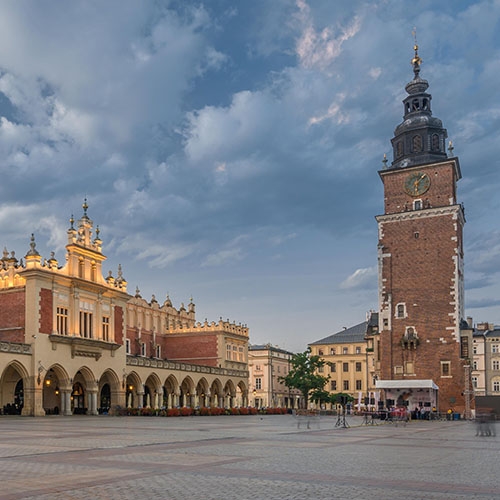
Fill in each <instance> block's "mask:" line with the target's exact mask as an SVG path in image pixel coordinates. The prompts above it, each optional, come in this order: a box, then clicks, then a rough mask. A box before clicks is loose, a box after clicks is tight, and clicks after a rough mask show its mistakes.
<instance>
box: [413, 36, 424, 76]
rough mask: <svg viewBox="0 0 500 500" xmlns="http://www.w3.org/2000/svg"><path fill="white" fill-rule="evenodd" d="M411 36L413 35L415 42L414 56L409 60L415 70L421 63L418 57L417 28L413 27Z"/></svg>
mask: <svg viewBox="0 0 500 500" xmlns="http://www.w3.org/2000/svg"><path fill="white" fill-rule="evenodd" d="M411 34H412V35H413V40H414V42H415V43H414V44H413V50H414V51H415V55H414V56H413V59H412V60H411V64H412V66H413V67H414V68H416V67H418V66H420V65H421V64H422V62H423V61H422V58H421V57H420V56H419V55H418V44H417V28H416V27H413V30H412V32H411Z"/></svg>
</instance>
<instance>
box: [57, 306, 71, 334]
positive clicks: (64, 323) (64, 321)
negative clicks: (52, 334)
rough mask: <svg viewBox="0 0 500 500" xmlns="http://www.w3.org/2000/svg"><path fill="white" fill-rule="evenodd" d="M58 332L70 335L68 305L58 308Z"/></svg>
mask: <svg viewBox="0 0 500 500" xmlns="http://www.w3.org/2000/svg"><path fill="white" fill-rule="evenodd" d="M57 333H58V334H59V335H68V309H67V308H66V307H58V308H57Z"/></svg>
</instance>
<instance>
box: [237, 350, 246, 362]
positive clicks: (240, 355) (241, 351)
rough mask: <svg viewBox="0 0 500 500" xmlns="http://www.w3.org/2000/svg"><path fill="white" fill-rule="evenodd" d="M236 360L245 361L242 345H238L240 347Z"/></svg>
mask: <svg viewBox="0 0 500 500" xmlns="http://www.w3.org/2000/svg"><path fill="white" fill-rule="evenodd" d="M238 361H241V362H243V361H245V360H244V359H243V347H240V348H239V349H238Z"/></svg>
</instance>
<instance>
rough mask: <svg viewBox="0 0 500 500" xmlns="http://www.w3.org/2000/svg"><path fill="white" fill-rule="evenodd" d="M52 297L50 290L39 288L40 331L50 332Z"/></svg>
mask: <svg viewBox="0 0 500 500" xmlns="http://www.w3.org/2000/svg"><path fill="white" fill-rule="evenodd" d="M52 312H53V298H52V290H48V289H47V288H42V289H41V290H40V333H47V334H51V333H52V321H53V320H52Z"/></svg>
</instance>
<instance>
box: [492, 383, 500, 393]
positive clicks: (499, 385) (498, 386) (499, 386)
mask: <svg viewBox="0 0 500 500" xmlns="http://www.w3.org/2000/svg"><path fill="white" fill-rule="evenodd" d="M493 392H500V382H499V381H498V380H495V381H494V382H493Z"/></svg>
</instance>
